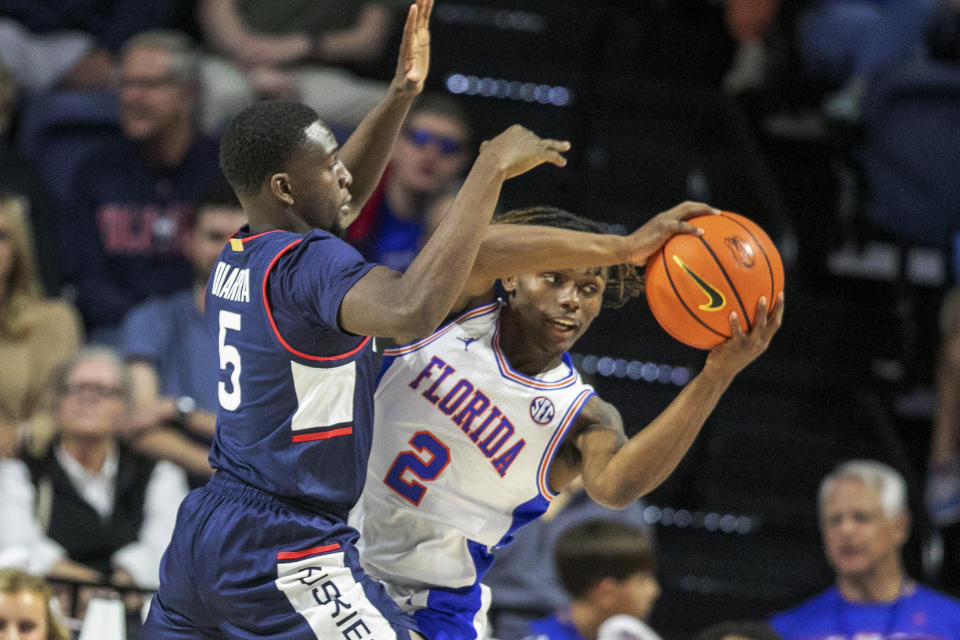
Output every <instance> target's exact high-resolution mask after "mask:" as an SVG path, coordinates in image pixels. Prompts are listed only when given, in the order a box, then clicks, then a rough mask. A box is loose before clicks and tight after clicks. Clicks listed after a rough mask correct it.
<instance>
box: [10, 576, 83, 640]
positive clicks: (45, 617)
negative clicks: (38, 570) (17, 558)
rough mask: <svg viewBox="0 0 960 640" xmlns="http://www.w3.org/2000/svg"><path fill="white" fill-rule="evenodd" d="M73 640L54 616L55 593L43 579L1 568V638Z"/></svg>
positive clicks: (56, 616)
mask: <svg viewBox="0 0 960 640" xmlns="http://www.w3.org/2000/svg"><path fill="white" fill-rule="evenodd" d="M10 631H14V633H13V634H12V637H14V638H18V637H19V638H22V639H23V640H70V632H69V631H68V630H67V627H66V626H65V625H64V624H63V622H62V621H61V619H60V617H59V615H57V614H55V613H54V607H53V593H52V591H51V590H50V585H48V584H47V583H46V581H45V580H44V579H43V578H40V577H38V576H33V575H30V574H29V573H25V572H23V571H20V570H19V569H0V637H8V634H9V633H10Z"/></svg>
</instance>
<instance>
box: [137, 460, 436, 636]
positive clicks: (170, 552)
mask: <svg viewBox="0 0 960 640" xmlns="http://www.w3.org/2000/svg"><path fill="white" fill-rule="evenodd" d="M357 536H358V534H357V532H356V530H354V529H353V528H351V527H349V526H348V525H347V524H346V523H345V522H342V521H338V520H335V519H332V518H330V517H327V516H323V515H320V514H317V513H310V512H308V511H305V510H302V509H298V508H297V507H294V506H291V505H290V504H288V503H286V502H284V501H282V500H279V499H278V498H276V497H274V496H271V495H270V494H267V493H264V492H262V491H260V490H259V489H255V488H253V487H251V486H249V485H247V484H245V483H242V482H240V481H239V480H237V479H236V478H234V477H232V476H230V475H228V474H226V473H223V472H218V473H216V474H214V476H213V478H212V479H211V480H210V482H209V483H208V484H207V485H206V486H205V487H202V488H200V489H196V490H195V491H193V492H191V493H190V495H188V496H187V498H186V499H185V500H184V501H183V504H182V505H181V506H180V512H179V513H178V515H177V525H176V529H175V530H174V533H173V538H172V540H171V541H170V546H169V547H168V548H167V551H166V553H164V556H163V562H162V563H161V566H160V590H159V591H158V592H157V594H156V596H155V597H154V598H153V602H152V603H151V606H150V613H149V615H148V616H147V621H146V623H145V624H144V627H143V632H142V634H141V637H142V638H144V639H145V640H185V639H187V638H190V639H196V638H237V639H248V638H264V637H270V638H281V639H289V640H293V639H298V640H299V639H310V640H314V639H316V638H324V639H328V638H329V639H335V638H342V639H344V640H363V639H364V638H377V639H378V640H383V639H384V638H397V639H398V640H409V638H410V634H409V631H410V630H416V628H417V627H416V623H415V622H414V621H413V620H412V619H411V618H410V617H409V616H407V615H406V614H404V613H403V612H402V611H401V610H400V608H399V607H398V606H397V605H396V604H395V603H394V602H393V601H392V600H391V599H390V598H389V597H388V596H387V594H386V592H385V591H384V589H383V588H382V587H381V586H380V584H378V583H377V582H375V581H373V580H372V579H371V578H369V577H368V576H367V575H365V574H364V573H363V570H362V569H361V568H360V561H359V558H358V555H357V550H356V547H355V542H356V539H357Z"/></svg>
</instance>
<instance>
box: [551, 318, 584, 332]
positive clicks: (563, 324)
mask: <svg viewBox="0 0 960 640" xmlns="http://www.w3.org/2000/svg"><path fill="white" fill-rule="evenodd" d="M547 324H548V325H550V327H551V328H552V329H553V330H554V331H557V332H558V333H561V334H569V333H574V332H576V330H577V328H578V326H577V323H576V322H573V321H572V320H565V319H563V318H550V319H549V320H547Z"/></svg>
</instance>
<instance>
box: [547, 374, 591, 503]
mask: <svg viewBox="0 0 960 640" xmlns="http://www.w3.org/2000/svg"><path fill="white" fill-rule="evenodd" d="M595 395H597V392H596V391H593V390H586V391H582V392H581V393H580V395H578V396H577V397H576V399H575V400H574V401H573V402H572V403H570V406H569V407H567V412H566V414H564V416H563V420H561V421H560V424H559V425H558V426H557V432H556V433H554V435H553V437H552V438H550V444H549V445H548V446H547V447H546V448H545V449H544V450H543V455H542V456H541V457H540V464H538V465H537V491H539V493H540V495H541V496H543V497H544V498H546V499H547V500H553V499H554V498H555V497H557V494H556V493H554V491H553V490H552V489H551V488H550V482H549V480H550V467H552V466H553V461H554V460H555V459H556V457H557V451H559V450H560V445H561V444H562V443H563V439H564V438H566V437H567V433H568V432H569V431H570V428H571V427H572V426H573V424H574V423H575V422H576V421H577V418H578V417H579V416H580V413H581V412H582V411H583V408H584V407H586V406H587V403H588V402H589V401H590V398H592V397H593V396H595ZM548 456H549V457H548ZM541 480H542V482H541ZM541 484H542V485H543V486H542V487H541V486H540V485H541Z"/></svg>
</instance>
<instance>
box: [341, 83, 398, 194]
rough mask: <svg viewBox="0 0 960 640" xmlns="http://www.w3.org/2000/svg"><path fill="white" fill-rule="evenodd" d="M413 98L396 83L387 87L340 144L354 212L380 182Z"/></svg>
mask: <svg viewBox="0 0 960 640" xmlns="http://www.w3.org/2000/svg"><path fill="white" fill-rule="evenodd" d="M414 97H415V95H414V94H411V93H409V92H406V91H404V90H403V89H402V88H400V87H399V86H398V85H397V84H396V83H393V84H391V85H390V87H389V88H388V89H387V93H386V94H385V95H384V97H383V99H382V100H381V101H380V103H379V104H377V106H376V107H374V109H373V110H372V111H371V112H370V113H368V114H367V115H366V117H365V118H364V119H363V120H362V121H361V122H360V124H359V125H357V128H356V129H355V130H354V132H353V133H352V134H351V135H350V138H348V139H347V141H346V142H344V143H343V146H342V148H341V150H340V159H341V160H343V163H344V164H345V165H346V166H347V169H349V170H350V173H351V175H352V176H353V184H352V185H351V187H350V193H351V195H352V196H353V204H352V208H353V209H354V210H356V211H359V210H360V209H361V208H363V205H364V203H365V202H366V201H367V199H368V198H369V197H370V194H371V193H373V190H374V189H375V188H376V186H377V183H378V182H379V181H380V177H381V176H382V175H383V170H384V168H385V167H386V166H387V162H388V161H389V160H390V154H391V152H392V151H393V144H394V141H396V139H397V135H398V134H399V133H400V127H401V126H402V125H403V120H404V118H406V116H407V112H408V111H409V109H410V104H411V103H412V102H413V99H414Z"/></svg>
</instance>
